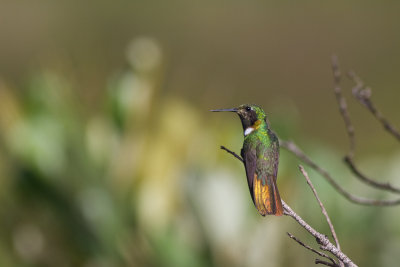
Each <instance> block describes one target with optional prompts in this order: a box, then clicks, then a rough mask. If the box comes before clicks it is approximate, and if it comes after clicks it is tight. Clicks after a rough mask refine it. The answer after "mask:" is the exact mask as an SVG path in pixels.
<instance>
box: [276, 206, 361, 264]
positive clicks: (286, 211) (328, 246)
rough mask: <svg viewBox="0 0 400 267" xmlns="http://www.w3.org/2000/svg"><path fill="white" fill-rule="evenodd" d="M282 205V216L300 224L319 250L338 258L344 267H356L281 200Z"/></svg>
mask: <svg viewBox="0 0 400 267" xmlns="http://www.w3.org/2000/svg"><path fill="white" fill-rule="evenodd" d="M282 205H283V209H284V213H283V214H284V215H287V216H290V217H292V218H293V219H294V220H295V221H296V222H297V223H298V224H300V225H301V226H302V227H303V228H304V229H306V231H307V232H309V233H310V234H311V235H312V236H314V237H315V238H316V240H317V243H318V244H320V245H321V247H320V248H321V249H322V250H325V251H329V252H330V253H332V254H333V255H335V257H336V258H338V259H339V260H340V261H341V262H343V263H344V264H345V266H357V265H356V264H354V262H352V261H351V259H350V258H349V257H348V256H347V255H346V254H344V253H343V252H342V251H341V250H340V249H338V248H337V247H335V246H334V245H333V244H332V243H331V242H330V241H329V239H328V238H327V237H326V236H325V235H323V234H321V233H319V232H317V231H316V230H315V229H314V228H312V227H311V226H310V225H309V224H308V223H306V222H305V221H304V220H303V219H302V218H301V217H300V216H299V215H297V213H295V212H294V211H293V210H292V209H291V208H290V207H289V205H288V204H286V203H285V202H284V201H283V200H282Z"/></svg>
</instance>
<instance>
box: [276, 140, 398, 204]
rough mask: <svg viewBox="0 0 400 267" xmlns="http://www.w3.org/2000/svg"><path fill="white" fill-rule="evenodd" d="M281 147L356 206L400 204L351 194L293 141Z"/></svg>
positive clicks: (281, 141)
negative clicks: (317, 173) (319, 175)
mask: <svg viewBox="0 0 400 267" xmlns="http://www.w3.org/2000/svg"><path fill="white" fill-rule="evenodd" d="M279 143H280V146H281V147H283V148H285V149H287V150H288V151H290V152H292V153H293V154H294V155H295V156H296V157H298V158H299V159H300V160H301V161H303V162H304V163H305V164H307V165H308V166H310V167H311V168H313V169H314V170H315V171H317V172H319V173H320V174H321V175H322V176H323V177H324V178H325V179H326V180H327V181H328V182H329V183H330V184H331V185H332V186H333V188H335V190H336V191H338V192H339V193H340V194H341V195H342V196H344V197H345V198H347V199H348V200H349V201H351V202H353V203H356V204H361V205H367V206H395V205H399V204H400V199H394V200H379V199H369V198H363V197H359V196H356V195H353V194H350V193H349V192H347V191H346V190H345V189H344V188H343V187H342V186H340V185H339V183H338V182H336V180H335V179H333V177H332V176H331V175H330V174H329V173H328V172H327V171H326V170H325V169H323V168H321V167H320V166H319V165H317V164H316V163H315V162H314V161H312V160H311V159H310V158H309V157H307V156H306V155H305V154H304V152H303V151H301V149H300V148H299V147H297V146H296V144H294V143H293V142H291V141H283V140H280V141H279Z"/></svg>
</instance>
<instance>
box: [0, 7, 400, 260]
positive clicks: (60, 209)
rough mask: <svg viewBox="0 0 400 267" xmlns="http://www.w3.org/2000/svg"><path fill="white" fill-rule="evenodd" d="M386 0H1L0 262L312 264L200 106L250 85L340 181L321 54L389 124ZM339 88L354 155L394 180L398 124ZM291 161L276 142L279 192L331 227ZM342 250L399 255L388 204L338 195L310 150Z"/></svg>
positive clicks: (393, 38) (234, 127) (279, 124)
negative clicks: (361, 86)
mask: <svg viewBox="0 0 400 267" xmlns="http://www.w3.org/2000/svg"><path fill="white" fill-rule="evenodd" d="M399 11H400V3H399V2H398V1H384V2H382V1H381V2H378V1H352V2H351V3H349V2H348V1H334V2H327V1H323V2H321V1H302V3H292V2H291V1H279V2H277V1H274V2H273V1H239V0H235V1H202V2H189V1H176V0H172V1H113V2H111V1H103V0H100V1H85V2H83V1H49V0H42V1H34V2H32V1H11V0H1V1H0V40H1V41H0V218H1V219H0V266H85V267H94V266H101V267H103V266H310V265H313V261H314V258H315V257H314V255H313V254H311V252H309V251H306V250H305V249H304V248H302V247H300V246H298V245H297V244H296V243H295V242H293V241H292V240H290V239H289V238H288V237H287V236H286V232H287V231H289V232H291V233H293V234H294V235H296V236H298V237H299V238H301V239H302V240H304V241H305V242H308V243H309V244H312V245H313V246H314V247H316V246H315V240H313V238H310V237H309V236H308V235H307V234H306V233H305V231H304V229H302V228H300V227H299V226H298V225H297V224H296V223H295V222H294V221H293V220H291V219H290V218H286V217H280V218H276V217H267V218H263V217H261V216H259V215H258V213H257V211H256V210H255V208H254V206H253V204H252V202H251V198H250V195H249V193H248V189H247V184H246V178H245V173H244V168H243V166H242V165H241V164H240V162H238V161H237V160H235V159H234V158H233V157H231V156H230V155H228V154H226V153H225V152H223V151H221V150H219V145H226V146H228V147H229V148H231V149H232V150H234V151H237V152H239V151H240V148H241V144H242V138H243V137H242V129H241V125H240V122H239V119H238V118H237V117H236V116H234V115H232V114H212V113H210V112H209V111H208V110H209V109H212V108H227V107H233V106H237V105H239V104H242V103H247V102H250V103H257V104H258V105H260V106H262V107H263V108H264V109H265V110H266V112H267V113H268V114H269V119H270V121H271V123H272V127H273V128H274V130H275V131H276V132H277V133H278V135H279V136H280V137H282V138H285V139H292V140H294V141H295V142H296V143H297V144H298V145H299V146H300V147H301V148H303V150H304V151H305V152H306V153H307V154H308V155H310V157H311V158H313V159H314V160H315V161H317V162H318V163H319V164H321V166H323V167H324V168H326V169H327V170H329V171H330V172H331V173H332V174H333V175H334V176H335V177H336V178H337V179H338V180H339V181H340V182H341V184H342V185H343V186H344V187H345V188H346V189H348V190H349V191H351V192H353V193H355V194H358V195H360V196H365V197H370V198H391V197H393V196H390V195H388V194H385V193H382V192H381V191H377V190H372V189H370V188H368V187H366V186H365V185H363V184H360V182H358V181H357V180H356V179H355V178H354V177H352V176H351V175H350V173H349V171H348V170H347V169H346V168H345V166H344V165H343V163H342V160H341V158H342V156H343V155H344V153H346V151H347V147H348V140H347V137H346V134H345V131H344V127H343V123H342V119H341V117H340V116H339V113H338V111H337V106H336V102H335V98H334V95H333V91H332V74H331V67H330V56H331V55H332V54H333V53H335V54H337V55H338V56H339V60H340V63H341V67H342V71H343V72H345V71H346V70H349V69H354V70H355V71H356V72H357V73H358V74H359V75H360V76H361V77H362V78H363V79H364V80H365V81H366V82H367V83H368V84H369V85H370V86H371V87H372V88H373V100H374V101H375V103H376V105H377V106H378V107H379V108H380V110H381V111H382V112H383V113H384V114H386V115H387V117H388V118H389V120H391V121H392V122H393V124H394V125H397V126H399V125H400V116H399V108H398V100H399V98H400V90H399V86H398V84H399V81H400V80H399V75H398V74H399V72H400V50H399V47H400V34H399V26H400V17H399V15H398V14H399ZM351 86H352V83H351V82H349V81H348V80H344V81H343V90H344V94H345V95H346V96H347V97H348V104H349V109H350V112H351V116H352V119H353V122H354V125H355V127H356V136H357V155H356V161H357V163H358V164H359V166H360V167H361V168H363V170H365V172H366V173H368V174H370V175H371V176H374V177H376V179H378V180H380V181H390V182H392V183H394V184H396V183H397V184H400V182H399V177H400V168H399V162H400V150H399V144H398V142H396V140H395V139H394V138H392V137H391V136H389V135H387V134H386V133H385V132H384V131H383V130H382V128H381V126H380V125H379V124H378V123H377V122H376V121H375V120H374V119H373V118H372V116H370V114H368V113H367V112H366V111H365V110H364V109H363V108H362V107H361V106H360V105H359V104H358V103H357V102H356V101H354V100H353V99H352V98H351V93H350V88H351ZM298 164H299V161H298V160H297V159H296V158H295V157H293V156H292V155H290V154H289V153H288V152H286V151H284V150H282V151H281V163H280V170H279V179H278V184H279V187H280V192H281V195H282V197H283V199H284V200H285V201H286V202H287V203H288V204H289V205H291V206H292V208H294V209H295V210H296V211H297V212H298V213H299V214H300V215H301V216H302V217H303V218H304V219H306V220H307V221H308V222H310V224H312V225H313V226H315V228H317V229H318V230H320V231H322V232H323V233H325V234H329V230H328V227H327V225H326V222H325V220H324V218H323V216H322V215H321V214H320V212H319V207H318V205H317V203H316V202H315V200H314V198H313V196H312V194H311V192H310V190H309V188H308V187H307V186H306V184H305V181H304V178H303V177H301V175H300V174H299V172H298V169H297V165H298ZM306 169H307V170H308V171H309V173H310V176H311V179H312V180H313V182H314V185H315V187H316V188H317V190H318V192H319V194H320V196H321V199H322V201H323V202H324V203H325V205H326V207H327V210H328V212H329V213H330V216H331V219H332V221H333V223H334V225H335V226H336V231H337V234H338V237H339V240H340V241H341V245H342V248H343V251H344V252H345V253H347V255H349V256H350V257H351V258H352V259H353V260H354V261H355V262H356V263H357V264H359V265H360V266H395V265H397V264H398V262H399V260H400V255H399V253H398V252H399V251H400V228H399V222H400V215H399V214H400V213H399V207H391V208H377V207H363V206H358V205H355V204H352V203H349V202H348V201H346V200H345V199H344V198H343V197H342V196H340V195H339V194H337V193H336V192H335V191H334V190H333V189H332V188H331V187H330V186H329V184H327V182H326V181H325V180H323V178H322V177H320V176H319V175H318V174H316V173H314V172H312V171H311V170H310V169H309V168H307V166H306Z"/></svg>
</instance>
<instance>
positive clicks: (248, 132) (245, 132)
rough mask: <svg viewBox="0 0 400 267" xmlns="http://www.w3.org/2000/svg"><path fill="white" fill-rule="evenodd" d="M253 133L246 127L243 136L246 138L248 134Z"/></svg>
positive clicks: (251, 128)
mask: <svg viewBox="0 0 400 267" xmlns="http://www.w3.org/2000/svg"><path fill="white" fill-rule="evenodd" d="M253 131H254V128H253V127H248V128H247V129H246V130H245V131H244V136H248V135H249V134H251V133H252V132H253Z"/></svg>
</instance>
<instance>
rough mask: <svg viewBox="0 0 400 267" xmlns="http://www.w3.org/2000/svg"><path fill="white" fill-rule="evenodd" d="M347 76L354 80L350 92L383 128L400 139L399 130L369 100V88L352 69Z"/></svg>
mask: <svg viewBox="0 0 400 267" xmlns="http://www.w3.org/2000/svg"><path fill="white" fill-rule="evenodd" d="M348 76H349V78H350V79H352V80H353V81H354V83H355V84H356V86H355V87H354V88H353V90H352V92H353V95H354V97H355V98H356V99H357V100H358V101H359V102H360V103H361V104H362V105H363V106H364V107H366V108H367V109H368V110H369V111H370V112H371V113H372V115H374V117H375V118H376V119H377V120H378V121H379V122H380V123H381V124H382V126H383V128H384V129H385V130H386V131H388V132H389V133H390V134H391V135H393V136H394V137H395V138H396V139H397V140H398V141H400V132H399V131H398V130H397V129H396V128H395V127H394V126H393V125H392V124H391V123H390V122H389V121H388V120H387V119H386V118H385V117H383V115H382V113H381V112H380V111H379V110H378V109H377V108H376V107H375V105H374V104H373V102H372V101H371V88H369V87H366V86H365V85H364V82H363V81H362V80H361V78H360V77H358V76H357V75H356V74H355V72H354V71H349V72H348Z"/></svg>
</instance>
